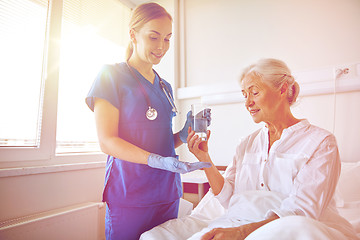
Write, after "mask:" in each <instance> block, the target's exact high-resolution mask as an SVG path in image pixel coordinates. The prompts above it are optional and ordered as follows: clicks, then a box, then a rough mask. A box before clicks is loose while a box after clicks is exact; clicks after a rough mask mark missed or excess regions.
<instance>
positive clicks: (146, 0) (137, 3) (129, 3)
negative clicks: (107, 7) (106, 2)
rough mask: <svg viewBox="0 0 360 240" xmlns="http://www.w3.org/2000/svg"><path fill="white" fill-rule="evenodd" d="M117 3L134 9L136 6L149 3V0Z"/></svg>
mask: <svg viewBox="0 0 360 240" xmlns="http://www.w3.org/2000/svg"><path fill="white" fill-rule="evenodd" d="M119 1H120V2H122V3H124V4H125V5H126V6H128V7H130V8H134V7H135V6H136V5H139V4H142V3H145V2H149V0H119Z"/></svg>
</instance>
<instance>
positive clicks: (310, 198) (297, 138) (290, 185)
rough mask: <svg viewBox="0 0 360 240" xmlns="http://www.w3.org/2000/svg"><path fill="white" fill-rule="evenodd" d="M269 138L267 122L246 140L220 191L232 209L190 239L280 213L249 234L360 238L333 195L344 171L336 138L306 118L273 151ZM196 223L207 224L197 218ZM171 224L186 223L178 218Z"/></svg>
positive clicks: (285, 132) (259, 236) (286, 132)
mask: <svg viewBox="0 0 360 240" xmlns="http://www.w3.org/2000/svg"><path fill="white" fill-rule="evenodd" d="M268 141H269V140H268V129H267V128H266V127H263V128H262V129H259V130H258V131H256V132H254V133H253V134H251V135H249V136H248V137H246V138H244V139H242V140H241V142H240V144H239V145H238V147H237V148H236V154H235V156H234V158H233V161H232V163H231V164H230V165H229V166H228V167H227V169H226V172H225V175H224V177H225V183H224V186H223V188H222V190H221V192H220V193H219V194H218V195H216V196H215V197H216V198H217V199H218V200H219V202H220V203H221V205H222V206H223V207H224V208H225V209H227V211H226V213H225V214H224V215H223V216H222V217H220V218H218V219H216V220H214V221H212V222H210V223H207V227H205V228H204V229H203V230H202V231H200V230H201V229H198V231H199V232H198V233H197V234H195V235H193V236H192V237H191V238H190V239H199V238H200V236H201V235H203V234H204V233H205V232H207V231H209V230H210V229H212V228H215V227H235V226H240V225H243V224H247V223H250V222H257V221H261V220H264V219H266V218H269V217H271V216H273V215H274V214H276V215H278V216H279V217H280V219H278V220H275V221H272V222H271V223H269V224H266V225H265V226H263V227H261V228H259V229H258V230H256V231H254V232H253V234H250V235H249V237H248V238H246V239H289V238H288V237H289V235H290V236H292V237H291V239H295V238H294V233H295V234H297V236H298V237H299V238H296V239H357V238H356V233H355V231H354V229H353V228H352V226H351V224H350V223H348V222H347V221H346V220H345V219H344V218H343V217H341V216H340V215H339V214H338V212H337V210H336V206H335V201H334V198H333V196H334V192H335V189H336V185H337V181H338V178H339V175H340V170H341V169H340V168H341V163H340V157H339V152H338V147H337V143H336V139H335V137H334V136H333V135H332V134H331V133H330V132H328V131H326V130H324V129H321V128H319V127H316V126H313V125H311V124H310V123H309V122H308V121H307V120H302V121H300V122H299V123H297V124H295V125H293V126H291V127H289V128H287V129H284V130H283V132H282V135H281V138H280V139H279V140H277V141H275V142H274V143H273V144H272V146H271V148H270V151H269V152H268V146H269V142H268ZM210 191H211V190H210ZM299 216H303V217H299ZM192 218H194V217H193V216H190V217H189V221H188V222H189V223H190V220H192ZM181 221H182V222H184V223H186V220H184V219H183V220H181ZM193 222H194V223H197V224H198V225H199V226H201V224H199V223H198V222H199V221H198V220H197V219H196V221H193ZM167 226H169V227H170V228H171V226H174V227H176V228H179V227H181V226H180V224H178V222H176V221H174V222H170V223H168V225H167ZM170 228H166V231H167V232H171V231H172V230H171V229H170ZM159 229H160V228H159ZM269 229H270V230H269ZM304 229H306V230H307V231H303V230H304ZM161 231H162V230H160V231H159V233H160V235H161V234H162V233H161ZM264 231H265V232H264ZM299 232H301V234H302V235H301V234H299ZM193 233H195V232H193ZM270 233H271V234H270ZM286 233H288V234H289V235H286ZM190 236H191V235H190ZM251 236H253V237H251ZM280 236H282V237H280ZM295 236H296V235H295Z"/></svg>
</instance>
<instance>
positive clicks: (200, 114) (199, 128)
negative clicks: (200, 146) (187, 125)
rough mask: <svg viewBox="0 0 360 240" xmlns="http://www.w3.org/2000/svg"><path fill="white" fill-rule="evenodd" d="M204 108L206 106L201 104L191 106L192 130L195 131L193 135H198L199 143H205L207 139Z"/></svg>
mask: <svg viewBox="0 0 360 240" xmlns="http://www.w3.org/2000/svg"><path fill="white" fill-rule="evenodd" d="M206 108H207V106H206V105H205V104H202V103H195V104H192V105H191V112H192V117H193V119H194V122H193V130H194V131H195V135H198V136H199V138H200V139H201V141H206V139H207V135H206V130H207V119H206V116H205V109H206Z"/></svg>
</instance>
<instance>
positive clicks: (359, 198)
mask: <svg viewBox="0 0 360 240" xmlns="http://www.w3.org/2000/svg"><path fill="white" fill-rule="evenodd" d="M359 183H360V161H359V162H342V163H341V174H340V178H339V182H338V186H337V189H336V196H335V199H336V203H337V204H336V205H337V207H358V206H359V207H360V186H359Z"/></svg>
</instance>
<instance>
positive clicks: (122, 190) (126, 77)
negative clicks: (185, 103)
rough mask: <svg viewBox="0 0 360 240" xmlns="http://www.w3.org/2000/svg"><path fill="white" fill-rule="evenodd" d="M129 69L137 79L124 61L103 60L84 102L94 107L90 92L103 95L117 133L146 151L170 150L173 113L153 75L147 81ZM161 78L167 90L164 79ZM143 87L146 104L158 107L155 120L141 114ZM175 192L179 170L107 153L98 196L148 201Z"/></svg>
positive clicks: (126, 202) (129, 203)
mask: <svg viewBox="0 0 360 240" xmlns="http://www.w3.org/2000/svg"><path fill="white" fill-rule="evenodd" d="M132 69H133V72H134V73H135V74H136V76H137V77H138V79H139V80H140V83H139V81H138V80H136V79H134V77H133V75H131V72H130V70H129V68H128V66H127V64H126V63H119V64H114V65H105V66H104V67H103V68H102V69H101V71H100V72H99V74H98V76H97V77H96V79H95V81H94V83H93V85H92V87H91V89H90V91H89V94H88V96H87V98H86V103H87V105H88V106H89V108H90V109H91V110H92V111H94V98H95V97H96V98H101V99H104V100H106V101H108V102H109V103H111V104H112V105H113V106H115V107H116V108H117V109H118V110H119V127H118V129H119V132H118V136H119V137H120V138H122V139H124V140H126V141H128V142H130V143H132V144H134V145H136V146H138V147H139V148H142V149H144V150H146V151H149V152H151V153H156V154H159V155H161V156H176V154H175V149H174V137H173V131H172V118H173V117H174V116H175V114H174V113H173V111H172V107H171V105H170V103H169V102H168V100H167V98H166V95H165V94H164V92H163V90H162V88H161V87H160V84H159V77H158V75H157V74H156V77H155V81H154V83H153V84H152V83H150V82H149V81H148V80H146V79H145V78H144V77H143V76H142V75H141V74H140V73H139V72H138V71H136V69H135V68H132ZM163 82H164V83H165V84H166V86H167V88H168V89H169V92H170V94H171V95H172V94H173V93H172V88H171V86H170V84H169V83H168V82H166V81H165V80H163ZM140 84H141V86H142V88H143V90H142V89H141V87H140ZM144 92H146V94H147V96H148V98H149V99H150V102H151V107H153V108H155V109H156V111H157V112H158V116H157V118H156V119H155V120H152V121H151V120H149V119H147V118H146V115H145V113H146V111H147V110H148V108H149V106H148V103H147V101H146V97H145V96H144ZM181 195H182V187H181V179H180V174H178V173H173V172H169V171H165V170H161V169H155V168H151V167H149V166H148V165H145V164H138V163H132V162H127V161H124V160H122V159H118V158H115V157H113V156H108V159H107V164H106V174H105V186H104V192H103V201H104V202H116V205H118V206H121V207H138V206H151V205H158V204H165V203H170V202H174V201H176V200H178V199H179V198H180V197H181Z"/></svg>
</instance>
